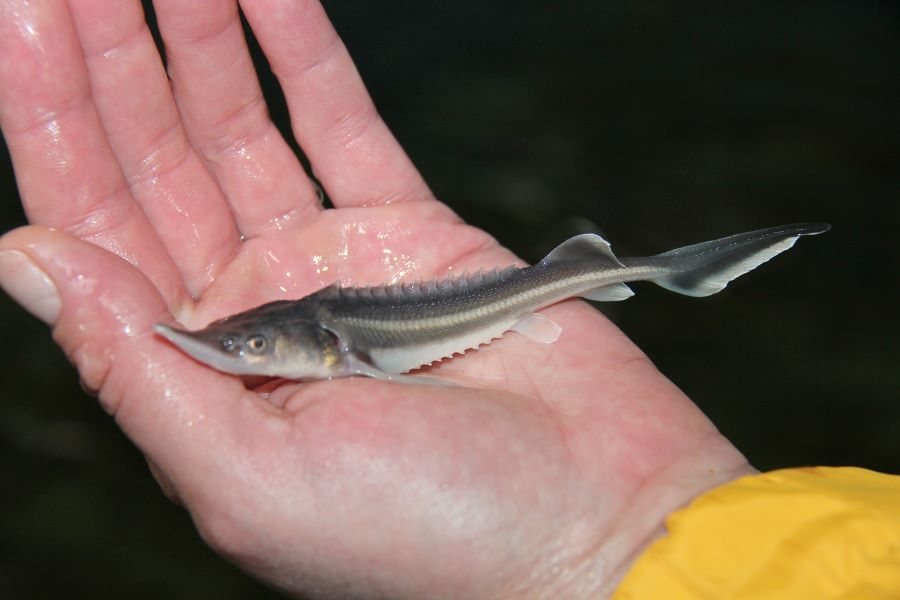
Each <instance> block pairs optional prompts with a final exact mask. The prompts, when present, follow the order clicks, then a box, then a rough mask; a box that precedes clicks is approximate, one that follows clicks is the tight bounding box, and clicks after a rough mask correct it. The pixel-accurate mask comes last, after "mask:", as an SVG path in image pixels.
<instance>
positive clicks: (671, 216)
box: [0, 0, 900, 598]
mask: <svg viewBox="0 0 900 600" xmlns="http://www.w3.org/2000/svg"><path fill="white" fill-rule="evenodd" d="M326 8H327V9H328V11H329V14H330V15H331V17H332V19H333V20H334V22H335V25H336V27H337V29H338V31H339V32H340V33H341V35H342V36H343V38H344V41H345V42H346V44H347V45H348V47H349V48H350V51H351V53H352V55H353V56H354V57H355V58H356V60H357V64H358V65H359V68H360V71H361V72H362V75H363V77H364V79H365V81H366V83H367V84H368V86H369V89H370V91H371V93H372V95H373V97H374V99H375V102H376V104H377V105H378V107H379V108H380V110H381V113H382V115H383V116H384V118H385V119H386V121H387V122H388V124H389V125H390V126H391V127H392V128H393V130H394V132H395V133H396V135H397V136H398V138H399V139H400V141H401V143H402V144H403V145H404V146H405V148H406V149H407V151H408V152H409V153H410V155H411V156H412V158H413V160H414V161H415V163H416V164H417V165H418V166H419V168H420V169H421V170H422V171H423V173H424V175H425V177H426V179H427V180H428V181H429V182H430V184H431V186H432V189H433V190H434V192H435V193H436V194H437V195H438V197H439V198H441V199H442V200H443V201H444V202H446V203H448V204H449V205H450V206H451V207H452V208H454V209H455V210H456V211H458V212H459V213H460V214H461V215H462V216H463V217H465V218H466V219H468V220H469V221H471V222H472V223H474V224H476V225H478V226H481V227H483V228H484V229H486V230H487V231H489V232H490V233H492V234H493V235H495V236H496V237H497V238H498V239H499V240H500V241H501V242H502V243H504V244H506V245H508V246H510V247H511V248H513V249H514V250H515V251H517V252H518V253H519V254H520V255H522V256H523V257H525V258H527V259H529V260H536V259H539V258H540V257H541V256H542V255H543V253H544V252H545V251H547V250H548V249H549V248H550V247H552V246H553V245H554V244H555V243H557V242H559V241H561V240H562V239H564V238H565V237H567V236H569V235H572V234H574V233H578V232H581V231H585V230H593V231H599V232H601V233H603V234H604V235H605V236H606V237H607V238H608V239H609V240H611V241H612V243H613V245H614V247H615V249H616V251H617V252H618V253H619V254H620V255H624V256H628V255H637V254H651V253H657V252H660V251H663V250H669V249H671V248H673V247H676V246H680V245H684V244H686V243H693V242H698V241H702V240H706V239H710V238H713V237H719V236H722V235H726V234H731V233H737V232H740V231H745V230H750V229H754V228H757V227H763V226H769V225H775V224H781V223H790V222H795V221H826V222H830V223H832V224H833V226H834V229H833V230H832V231H831V232H829V233H828V234H826V235H823V236H819V237H816V238H809V239H804V240H802V241H801V242H800V243H799V244H798V245H797V247H796V248H795V249H794V250H792V251H791V252H790V253H788V254H786V255H784V256H782V257H779V258H778V259H777V260H775V261H774V262H772V263H770V264H768V265H766V266H765V267H764V268H762V269H761V270H759V271H758V272H756V273H754V274H752V275H750V276H748V277H747V278H746V279H742V280H741V281H739V282H736V283H735V284H733V285H732V286H731V287H729V289H728V290H726V291H725V292H723V293H722V294H720V295H718V296H715V297H713V298H709V299H705V300H703V299H701V300H696V299H686V298H682V297H679V296H676V295H673V294H671V293H668V292H665V291H663V290H659V289H657V288H655V287H654V286H646V285H642V286H640V287H638V286H635V287H636V289H637V291H638V294H637V296H636V297H635V298H633V299H631V300H629V301H628V302H626V303H621V304H615V305H606V306H603V307H601V309H602V310H604V312H606V313H607V314H608V315H610V316H611V317H612V318H613V319H614V320H615V321H616V322H617V323H618V324H619V325H620V326H621V327H622V328H623V329H624V330H625V331H626V332H627V333H628V334H629V335H630V336H631V337H632V338H633V339H634V340H635V341H636V342H637V343H638V344H639V345H640V346H641V347H642V348H643V349H644V350H645V351H646V352H647V353H648V354H649V356H650V357H651V358H652V359H653V360H654V361H655V362H656V364H657V365H658V366H659V367H660V369H661V370H662V371H663V372H664V373H666V374H667V375H668V376H669V377H670V378H672V380H674V381H675V382H676V383H677V384H678V385H680V386H681V387H682V389H684V390H685V391H686V392H687V393H688V395H689V396H690V397H691V398H693V399H694V401H695V402H697V404H698V405H700V407H701V408H702V409H703V410H704V411H705V412H706V414H707V415H709V416H710V418H711V419H712V420H713V421H714V422H715V423H716V424H717V425H718V426H719V428H720V429H721V430H722V432H723V433H724V434H725V435H726V436H727V437H728V438H729V439H731V440H732V441H733V442H734V443H735V444H736V445H737V447H738V448H740V449H741V450H742V451H743V452H744V453H745V454H746V455H747V456H748V458H749V459H750V461H751V462H752V463H753V464H754V465H755V466H757V467H758V468H760V469H764V470H765V469H774V468H778V467H785V466H794V465H857V466H862V467H868V468H872V469H878V470H882V471H888V472H894V473H897V472H900V410H898V390H900V352H898V342H897V339H898V333H900V331H898V329H900V328H898V322H897V317H896V312H897V310H898V308H900V302H898V300H900V295H898V292H897V289H896V286H897V274H898V251H897V231H898V227H900V209H898V206H897V202H898V200H900V193H898V192H900V185H898V184H900V118H898V110H897V106H898V100H900V93H898V91H900V90H898V73H900V35H898V33H900V26H898V11H897V10H896V9H895V8H894V6H893V4H891V3H888V2H877V1H862V0H844V1H834V2H823V1H819V2H815V3H812V2H796V1H787V2H785V1H774V0H770V1H761V2H760V1H756V2H743V1H740V2H739V1H731V2H729V1H721V0H717V1H715V2H713V1H707V2H687V3H685V2H674V1H658V2H652V1H651V2H625V1H616V0H613V1H601V0H582V1H577V0H569V1H560V2H523V1H512V0H506V1H498V0H495V1H493V2H483V1H480V0H454V2H440V3H437V2H421V1H414V0H403V1H391V2H378V3H374V2H366V1H364V0H342V1H340V2H338V1H336V0H334V1H328V2H326ZM2 59H3V58H2V57H0V60H2ZM264 79H265V80H266V81H265V82H266V83H267V84H269V85H271V84H273V81H272V78H271V76H270V75H266V76H264ZM271 91H272V96H273V108H272V112H273V117H274V118H275V119H276V120H277V121H278V122H279V124H280V125H281V126H282V127H284V124H285V123H286V114H285V110H284V108H283V104H282V103H281V100H280V98H279V97H278V92H277V91H276V90H274V88H273V89H272V90H271ZM0 156H2V157H3V163H4V164H3V165H2V169H0V190H2V198H3V200H2V203H0V230H4V231H5V230H8V229H11V228H13V227H16V226H18V225H20V224H22V223H24V217H23V216H22V213H21V209H20V207H19V206H18V201H17V197H16V189H15V181H14V178H13V174H12V170H11V168H10V166H9V162H8V160H9V159H8V155H7V154H6V153H5V152H3V153H0ZM0 331H2V338H0V358H2V360H0V398H2V401H0V466H2V478H3V482H4V486H3V488H2V489H3V493H2V496H0V515H2V517H0V595H3V596H4V597H8V598H13V597H16V598H18V597H29V598H39V597H60V596H78V595H85V596H90V597H94V598H118V597H124V596H128V597H133V598H144V597H146V598H150V597H166V598H247V597H268V596H269V595H272V593H271V592H269V591H267V590H265V589H264V588H262V587H261V586H260V585H259V584H257V583H255V582H253V581H252V580H250V579H249V578H247V577H246V576H244V575H242V574H241V573H240V572H239V571H237V570H236V569H235V568H233V567H231V566H230V565H228V564H227V563H225V562H224V561H222V560H221V559H219V558H218V557H216V556H215V555H214V554H213V553H212V552H211V551H210V550H208V549H207V548H206V547H205V546H204V544H203V543H202V541H201V540H200V539H199V536H198V535H197V534H196V532H195V531H194V530H193V527H192V525H191V522H190V520H189V518H188V517H187V516H186V514H185V513H184V512H183V511H182V510H181V509H179V508H177V507H175V506H174V505H172V504H170V503H169V502H168V501H167V500H165V499H164V498H163V496H162V494H161V493H160V492H159V491H158V489H157V487H156V485H155V483H154V482H153V480H152V478H151V477H150V475H149V473H148V472H147V469H146V468H145V465H144V462H143V459H142V457H141V455H140V454H139V453H138V452H137V451H136V450H135V449H134V448H133V447H132V446H131V444H130V443H129V442H128V441H127V440H126V439H125V438H124V437H123V436H122V435H121V434H120V433H119V432H118V430H117V429H116V427H115V425H114V424H113V423H112V421H111V420H110V419H109V418H108V417H107V416H106V415H105V413H103V411H101V410H100V408H99V407H98V406H97V403H96V401H95V400H93V399H92V398H90V397H88V396H87V395H85V394H84V393H83V392H82V391H81V390H80V388H79V385H78V378H77V375H76V373H75V371H74V370H73V369H72V368H71V367H70V366H69V364H68V363H67V362H66V359H65V358H64V356H63V355H62V353H61V352H60V351H59V350H58V349H57V348H56V346H55V345H54V344H53V343H52V341H51V339H50V336H49V333H48V331H47V330H46V328H45V327H44V326H43V325H41V324H40V323H38V322H37V321H36V320H35V319H33V318H31V317H30V316H28V315H27V314H26V313H25V312H24V311H22V310H21V309H19V308H18V307H17V306H16V305H15V304H14V303H13V302H12V301H11V300H9V299H8V298H7V297H5V296H0ZM4 590H8V591H9V592H11V594H7V593H4Z"/></svg>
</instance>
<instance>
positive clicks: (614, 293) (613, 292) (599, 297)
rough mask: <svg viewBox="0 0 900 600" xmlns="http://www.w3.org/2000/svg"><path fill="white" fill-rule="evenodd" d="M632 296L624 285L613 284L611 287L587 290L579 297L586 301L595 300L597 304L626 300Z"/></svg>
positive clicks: (628, 288)
mask: <svg viewBox="0 0 900 600" xmlns="http://www.w3.org/2000/svg"><path fill="white" fill-rule="evenodd" d="M632 296H634V292H633V291H631V288H630V287H628V286H627V285H625V284H624V283H613V284H612V285H604V286H603V287H598V288H594V289H592V290H588V291H587V292H585V293H584V294H582V295H581V297H582V298H586V299H587V300H595V301H598V302H617V301H619V300H627V299H628V298H631V297H632Z"/></svg>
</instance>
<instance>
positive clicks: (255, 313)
mask: <svg viewBox="0 0 900 600" xmlns="http://www.w3.org/2000/svg"><path fill="white" fill-rule="evenodd" d="M828 229H829V226H828V225H825V224H819V223H804V224H797V225H785V226H781V227H772V228H769V229H762V230H758V231H753V232H749V233H743V234H738V235H734V236H730V237H726V238H722V239H719V240H714V241H711V242H704V243H701V244H695V245H693V246H686V247H683V248H678V249H676V250H672V251H670V252H666V253H663V254H659V255H656V256H650V257H642V258H623V259H619V258H617V257H616V256H615V255H614V254H613V252H612V250H611V249H610V246H609V243H608V242H606V241H605V240H604V239H603V238H601V237H600V236H597V235H592V234H586V235H580V236H576V237H574V238H571V239H569V240H567V241H566V242H564V243H563V244H561V245H560V246H558V247H557V248H556V249H555V250H553V251H552V252H551V253H550V254H548V255H547V257H545V258H544V259H543V260H542V261H541V262H539V263H537V264H535V265H532V266H530V267H525V268H517V267H509V268H505V269H502V270H495V271H490V272H487V273H477V274H474V275H467V276H461V277H456V278H445V279H439V280H433V281H426V282H415V283H406V284H397V285H387V286H377V287H339V286H337V285H334V286H330V287H327V288H324V289H322V290H319V291H318V292H315V293H313V294H311V295H309V296H307V297H305V298H302V299H300V300H293V301H277V302H271V303H269V304H264V305H262V306H259V307H257V308H253V309H250V310H248V311H245V312H242V313H239V314H236V315H233V316H231V317H227V318H225V319H221V320H219V321H215V322H213V323H211V324H210V325H208V326H207V327H206V328H204V329H202V330H199V331H193V332H189V331H183V330H180V329H176V328H172V327H169V326H167V325H163V324H158V325H157V331H158V332H159V333H160V334H161V335H162V336H164V337H165V338H167V339H168V340H170V341H171V342H172V343H174V344H175V345H177V346H178V347H180V348H181V349H182V350H184V351H185V352H187V353H188V354H189V355H191V356H193V357H194V358H195V359H197V360H199V361H201V362H204V363H206V364H208V365H210V366H212V367H214V368H216V369H219V370H221V371H224V372H228V373H235V374H254V375H267V376H279V377H287V378H290V379H322V378H330V377H343V376H349V375H367V376H371V377H379V378H386V379H401V380H402V379H403V376H401V377H399V378H398V375H399V374H401V373H405V372H407V371H410V370H412V369H415V368H417V367H420V366H423V365H427V364H431V363H433V362H435V361H438V360H441V359H443V358H447V357H449V356H452V355H453V354H456V353H461V352H465V351H466V350H468V349H471V348H476V347H478V346H479V345H481V344H485V343H489V342H490V341H491V340H493V339H496V338H498V337H500V336H502V335H503V334H504V333H505V332H507V331H510V330H515V331H517V332H519V333H521V334H523V335H525V336H526V337H529V338H532V339H534V340H536V341H539V342H544V343H551V342H553V341H555V340H556V339H557V337H558V336H559V333H560V327H559V326H558V325H556V324H555V323H553V322H552V321H550V320H549V319H547V318H546V317H543V316H542V315H540V314H539V313H536V312H535V311H538V310H540V309H541V308H544V307H546V306H549V305H551V304H555V303H556V302H559V301H561V300H564V299H566V298H572V297H578V296H580V297H584V298H587V299H591V300H624V299H625V298H628V297H630V296H631V295H632V294H633V292H632V291H631V289H630V288H629V287H628V286H626V285H625V282H630V281H641V280H647V281H652V282H654V283H656V284H658V285H660V286H662V287H665V288H667V289H669V290H672V291H675V292H678V293H681V294H685V295H689V296H708V295H711V294H715V293H716V292H718V291H720V290H722V289H724V288H725V286H726V285H727V284H728V282H729V281H731V280H733V279H735V278H736V277H739V276H740V275H742V274H744V273H746V272H748V271H750V270H752V269H754V268H756V267H757V266H759V265H760V264H762V263H763V262H765V261H767V260H769V259H771V258H772V257H774V256H775V255H777V254H779V253H781V252H783V251H785V250H787V249H788V248H790V247H791V246H793V244H794V243H795V242H796V240H797V239H798V238H799V237H800V236H802V235H813V234H817V233H822V232H824V231H827V230H828ZM406 378H407V379H408V377H406ZM417 379H419V378H417Z"/></svg>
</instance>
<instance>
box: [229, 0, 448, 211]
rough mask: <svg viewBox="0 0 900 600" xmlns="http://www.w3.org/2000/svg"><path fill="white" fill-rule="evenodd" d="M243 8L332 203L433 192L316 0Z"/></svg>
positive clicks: (271, 1)
mask: <svg viewBox="0 0 900 600" xmlns="http://www.w3.org/2000/svg"><path fill="white" fill-rule="evenodd" d="M241 7H242V8H243V9H244V14H245V15H246V16H247V20H248V21H249V22H250V25H251V27H252V28H253V31H254V33H255V34H256V36H257V38H258V39H259V42H260V45H261V46H262V48H263V50H264V51H265V53H266V57H267V58H268V59H269V62H270V64H271V65H272V70H273V72H274V73H275V75H276V76H277V77H278V80H279V81H280V83H281V86H282V87H283V88H284V94H285V98H286V99H287V103H288V108H289V109H290V112H291V124H292V127H293V130H294V134H295V135H296V136H297V140H298V141H299V142H300V145H301V146H302V148H303V151H304V152H305V153H306V155H307V156H308V157H309V159H310V162H311V163H312V166H313V169H314V171H315V173H316V176H317V177H318V178H319V180H320V181H321V182H322V184H323V185H324V186H325V189H326V190H328V194H329V196H330V197H331V199H332V200H333V201H334V203H335V204H336V205H338V206H360V205H374V204H384V203H387V202H396V201H405V200H424V199H429V198H432V195H431V192H430V191H429V189H428V186H426V185H425V182H424V181H423V180H422V177H421V175H419V173H418V171H416V168H415V167H414V166H413V164H412V162H411V161H410V160H409V157H408V156H407V155H406V153H405V152H403V149H402V148H401V147H400V145H399V144H398V143H397V140H396V139H394V136H393V135H392V134H391V132H390V131H389V130H388V128H387V125H385V123H384V121H382V119H381V117H380V116H379V115H378V112H377V111H376V110H375V105H374V104H373V103H372V99H371V98H370V97H369V94H368V92H366V88H365V86H364V85H363V82H362V79H360V76H359V73H357V71H356V67H355V66H354V65H353V61H352V60H351V59H350V55H349V54H348V53H347V49H346V48H345V47H344V44H343V43H342V42H341V40H340V38H339V37H338V35H337V33H336V32H335V30H334V28H333V27H332V26H331V23H330V22H329V21H328V17H327V16H326V15H325V11H324V10H323V8H322V6H321V5H320V4H319V2H318V1H316V0H298V1H296V2H278V1H277V0H258V1H254V2H242V3H241Z"/></svg>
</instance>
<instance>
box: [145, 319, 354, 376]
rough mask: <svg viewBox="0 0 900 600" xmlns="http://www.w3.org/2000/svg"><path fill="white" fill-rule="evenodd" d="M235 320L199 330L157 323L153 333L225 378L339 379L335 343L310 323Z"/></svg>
mask: <svg viewBox="0 0 900 600" xmlns="http://www.w3.org/2000/svg"><path fill="white" fill-rule="evenodd" d="M241 317H243V315H235V316H234V317H229V318H227V319H222V320H220V321H215V322H213V323H211V324H209V325H208V326H207V327H205V328H203V329H200V330H197V331H186V330H183V329H178V328H175V327H171V326H169V325H164V324H162V323H158V324H157V325H156V332H157V333H158V334H159V335H161V336H162V337H164V338H166V339H167V340H169V341H170V342H172V343H173V344H174V345H175V346H177V347H178V348H180V349H181V350H182V351H183V352H185V353H186V354H188V355H189V356H191V357H192V358H194V359H195V360H198V361H200V362H202V363H204V364H207V365H209V366H211V367H213V368H214V369H217V370H219V371H222V372H224V373H232V374H235V375H264V376H269V377H286V378H289V379H324V378H328V377H334V376H338V375H339V374H341V369H342V365H343V356H342V353H341V349H340V346H339V344H338V340H337V338H336V337H335V336H334V335H333V334H332V333H331V332H329V331H328V330H326V329H325V328H323V327H321V326H319V325H318V324H317V323H316V322H315V321H314V320H312V319H292V320H290V322H287V323H286V322H281V323H273V322H270V321H268V320H266V319H263V318H241Z"/></svg>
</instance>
